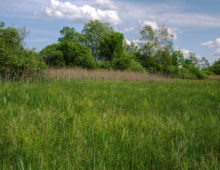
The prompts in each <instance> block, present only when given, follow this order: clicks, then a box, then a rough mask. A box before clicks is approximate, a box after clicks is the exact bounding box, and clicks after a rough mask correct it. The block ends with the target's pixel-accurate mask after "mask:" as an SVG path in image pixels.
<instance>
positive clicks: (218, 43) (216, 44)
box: [201, 38, 220, 58]
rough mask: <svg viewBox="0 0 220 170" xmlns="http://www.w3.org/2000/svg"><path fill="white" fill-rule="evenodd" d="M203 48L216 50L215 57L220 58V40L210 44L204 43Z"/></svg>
mask: <svg viewBox="0 0 220 170" xmlns="http://www.w3.org/2000/svg"><path fill="white" fill-rule="evenodd" d="M201 45H202V46H207V47H209V48H214V49H215V52H214V53H213V55H214V56H216V57H218V58H219V57H220V38H216V40H215V41H214V42H213V41H208V42H204V43H201Z"/></svg>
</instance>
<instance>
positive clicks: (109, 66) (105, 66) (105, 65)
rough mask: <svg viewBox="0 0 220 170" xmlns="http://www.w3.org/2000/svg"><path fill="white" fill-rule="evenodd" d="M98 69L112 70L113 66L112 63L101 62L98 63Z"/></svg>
mask: <svg viewBox="0 0 220 170" xmlns="http://www.w3.org/2000/svg"><path fill="white" fill-rule="evenodd" d="M97 68H100V69H107V70H111V69H112V64H111V62H110V61H105V62H104V61H101V62H98V63H97Z"/></svg>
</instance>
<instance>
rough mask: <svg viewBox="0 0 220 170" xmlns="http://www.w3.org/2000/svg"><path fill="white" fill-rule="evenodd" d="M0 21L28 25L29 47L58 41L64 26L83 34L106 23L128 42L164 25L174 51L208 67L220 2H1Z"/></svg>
mask: <svg viewBox="0 0 220 170" xmlns="http://www.w3.org/2000/svg"><path fill="white" fill-rule="evenodd" d="M0 4H1V6H0V21H3V22H5V23H6V25H7V26H12V25H13V26H15V27H26V29H27V31H28V32H29V33H28V35H27V37H26V39H25V44H26V45H25V46H26V47H27V48H36V49H37V50H38V51H40V50H41V49H42V48H44V47H45V46H47V45H49V44H52V43H56V42H57V39H58V38H59V36H60V35H59V31H60V30H61V29H62V28H63V27H64V26H70V27H74V28H75V29H76V30H77V31H79V32H80V31H81V30H82V28H83V25H84V24H85V23H88V22H89V21H90V20H95V19H98V20H100V21H102V22H110V23H111V25H112V26H113V27H114V28H115V30H117V31H120V32H123V33H124V34H125V37H126V39H127V40H129V41H130V42H132V41H133V42H137V40H138V39H139V38H140V37H139V36H140V35H139V31H140V30H141V29H142V28H143V26H144V25H151V26H152V27H153V28H154V29H157V28H158V26H160V25H166V26H167V27H168V31H169V33H170V34H173V35H174V37H175V39H174V48H175V49H180V50H182V51H183V53H184V54H185V55H186V56H187V55H188V54H189V52H193V53H195V54H196V55H197V56H198V57H199V58H201V57H206V58H207V59H208V60H209V61H210V62H211V63H213V62H214V61H216V60H217V59H219V58H220V10H219V9H220V0H178V1H177V0H0Z"/></svg>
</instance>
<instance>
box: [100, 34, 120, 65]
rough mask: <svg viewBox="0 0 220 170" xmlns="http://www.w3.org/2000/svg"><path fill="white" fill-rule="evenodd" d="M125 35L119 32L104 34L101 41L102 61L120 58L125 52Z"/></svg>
mask: <svg viewBox="0 0 220 170" xmlns="http://www.w3.org/2000/svg"><path fill="white" fill-rule="evenodd" d="M123 47H124V35H123V34H122V33H119V32H113V33H111V34H108V35H105V36H103V40H102V41H101V42H100V56H101V58H102V61H103V60H104V61H112V60H114V59H116V58H120V57H121V56H122V55H123V53H124V48H123Z"/></svg>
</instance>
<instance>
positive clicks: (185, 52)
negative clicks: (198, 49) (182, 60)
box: [181, 49, 191, 57]
mask: <svg viewBox="0 0 220 170" xmlns="http://www.w3.org/2000/svg"><path fill="white" fill-rule="evenodd" d="M181 51H182V53H183V55H184V57H189V56H190V54H191V51H189V50H187V49H181Z"/></svg>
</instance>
